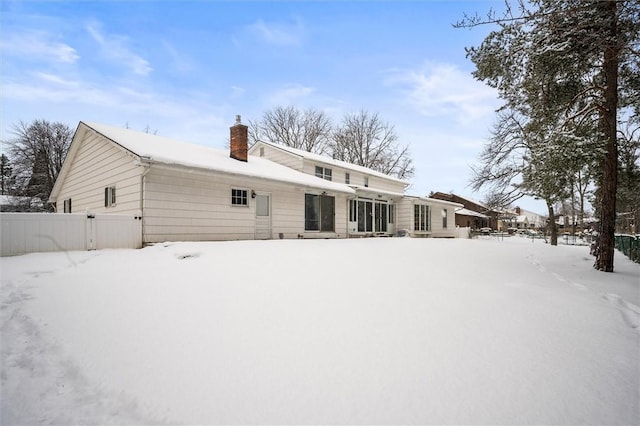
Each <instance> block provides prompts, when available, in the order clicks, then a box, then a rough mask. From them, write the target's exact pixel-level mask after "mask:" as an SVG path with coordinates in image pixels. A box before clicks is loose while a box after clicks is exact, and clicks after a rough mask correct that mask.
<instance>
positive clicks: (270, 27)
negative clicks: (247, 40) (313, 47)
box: [247, 19, 304, 46]
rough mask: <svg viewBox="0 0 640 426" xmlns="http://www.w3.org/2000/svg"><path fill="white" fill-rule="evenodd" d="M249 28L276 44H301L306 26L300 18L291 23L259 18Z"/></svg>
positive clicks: (269, 42)
mask: <svg viewBox="0 0 640 426" xmlns="http://www.w3.org/2000/svg"><path fill="white" fill-rule="evenodd" d="M247 28H248V30H249V32H251V33H252V34H254V35H255V36H256V37H258V38H259V39H260V40H262V41H264V42H265V43H268V44H273V45H276V46H299V45H300V44H302V37H303V34H304V27H303V25H302V23H301V22H300V20H299V19H295V20H294V22H293V23H289V24H283V23H273V22H270V23H267V22H265V21H263V20H262V19H258V20H257V21H256V22H254V23H253V24H251V25H249V26H248V27H247Z"/></svg>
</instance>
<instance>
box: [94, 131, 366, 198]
mask: <svg viewBox="0 0 640 426" xmlns="http://www.w3.org/2000/svg"><path fill="white" fill-rule="evenodd" d="M81 123H82V124H84V125H85V126H87V127H89V128H91V129H93V130H95V131H96V132H98V133H99V134H101V135H103V136H104V137H106V138H108V139H110V140H111V141H113V142H114V143H116V144H118V145H120V146H121V147H123V148H125V149H126V150H127V151H129V152H131V153H133V154H135V155H136V156H138V157H141V159H142V160H143V161H148V162H152V163H163V164H169V165H180V166H186V167H195V168H199V169H207V170H214V171H219V172H224V173H230V174H237V175H243V176H250V177H256V178H261V179H269V180H275V181H280V182H287V183H293V184H296V185H303V186H308V187H312V188H319V189H324V190H329V191H337V192H343V193H348V194H353V193H355V191H354V190H353V189H351V188H350V187H349V186H347V185H345V184H341V183H337V182H331V181H328V180H324V179H320V178H317V177H316V176H312V175H309V174H306V173H301V172H298V171H296V170H293V169H291V168H289V167H286V166H282V165H280V164H277V163H274V162H273V161H270V160H267V159H266V158H260V157H256V156H252V155H251V156H249V157H248V161H246V162H244V161H238V160H235V159H233V158H231V157H229V152H228V151H223V150H219V149H216V148H211V147H208V146H204V145H195V144H191V143H187V142H182V141H178V140H175V139H170V138H165V137H162V136H157V135H152V134H148V133H143V132H138V131H134V130H130V129H124V128H120V127H114V126H109V125H106V124H100V123H87V122H81Z"/></svg>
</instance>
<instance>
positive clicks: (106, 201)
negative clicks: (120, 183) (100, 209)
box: [104, 187, 109, 207]
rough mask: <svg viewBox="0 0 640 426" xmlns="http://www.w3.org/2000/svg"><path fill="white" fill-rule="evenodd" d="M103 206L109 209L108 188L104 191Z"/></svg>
mask: <svg viewBox="0 0 640 426" xmlns="http://www.w3.org/2000/svg"><path fill="white" fill-rule="evenodd" d="M104 206H105V207H109V187H106V188H105V189H104Z"/></svg>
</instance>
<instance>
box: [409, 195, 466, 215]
mask: <svg viewBox="0 0 640 426" xmlns="http://www.w3.org/2000/svg"><path fill="white" fill-rule="evenodd" d="M405 198H415V199H417V200H420V201H428V202H430V203H434V204H445V205H448V206H453V207H459V208H462V207H464V206H463V205H462V204H460V203H456V202H453V201H446V200H440V199H439V198H430V197H425V196H422V195H413V194H405ZM456 211H457V210H456Z"/></svg>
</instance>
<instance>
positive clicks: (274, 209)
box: [50, 116, 460, 243]
mask: <svg viewBox="0 0 640 426" xmlns="http://www.w3.org/2000/svg"><path fill="white" fill-rule="evenodd" d="M407 185H408V183H407V182H405V181H402V180H399V179H396V178H393V177H390V176H387V175H384V174H382V173H379V172H376V171H374V170H371V169H368V168H364V167H360V166H356V165H353V164H349V163H345V162H340V161H336V160H333V159H331V158H328V157H324V156H319V155H316V154H311V153H308V152H304V151H299V150H294V149H291V148H286V147H282V146H280V145H274V144H270V143H266V142H258V143H256V144H255V145H254V146H253V147H251V149H250V150H249V149H248V128H247V126H246V125H244V124H242V123H241V121H240V117H239V116H238V117H237V119H236V123H235V124H234V125H233V126H232V127H231V129H230V150H229V152H227V151H222V150H218V149H214V148H210V147H205V146H200V145H193V144H188V143H184V142H180V141H177V140H173V139H169V138H164V137H160V136H156V135H151V134H147V133H141V132H136V131H132V130H128V129H122V128H117V127H112V126H107V125H104V124H98V123H85V122H80V123H79V125H78V128H77V130H76V133H75V135H74V137H73V140H72V143H71V147H70V150H69V153H68V155H67V158H66V160H65V163H64V165H63V167H62V170H61V172H60V175H59V177H58V180H57V181H56V183H55V185H54V188H53V191H52V193H51V197H50V201H51V202H52V203H55V206H56V210H57V211H58V212H60V213H63V212H84V211H91V212H94V213H117V214H127V215H134V216H136V217H138V218H139V219H140V220H141V221H142V233H143V235H142V237H143V242H144V243H154V242H162V241H179V240H181V241H215V240H240V239H271V238H347V237H357V236H391V235H395V234H396V233H398V232H400V231H402V232H406V233H408V234H409V235H411V236H429V237H453V236H455V222H454V220H455V214H454V211H455V209H456V208H459V207H460V206H459V205H458V204H456V203H450V202H446V201H441V200H433V199H429V198H426V197H411V196H406V195H405V194H404V190H405V188H406V186H407ZM436 214H437V215H438V216H436Z"/></svg>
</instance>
